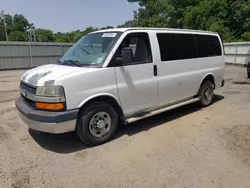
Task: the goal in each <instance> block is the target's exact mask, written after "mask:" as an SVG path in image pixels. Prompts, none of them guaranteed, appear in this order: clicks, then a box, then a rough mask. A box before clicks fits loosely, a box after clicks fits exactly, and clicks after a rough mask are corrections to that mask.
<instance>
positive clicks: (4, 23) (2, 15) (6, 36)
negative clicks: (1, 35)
mask: <svg viewBox="0 0 250 188" xmlns="http://www.w3.org/2000/svg"><path fill="white" fill-rule="evenodd" d="M0 15H1V17H2V20H3V26H4V32H5V38H6V41H8V33H7V28H6V27H7V23H6V22H5V15H4V10H2V12H1V14H0Z"/></svg>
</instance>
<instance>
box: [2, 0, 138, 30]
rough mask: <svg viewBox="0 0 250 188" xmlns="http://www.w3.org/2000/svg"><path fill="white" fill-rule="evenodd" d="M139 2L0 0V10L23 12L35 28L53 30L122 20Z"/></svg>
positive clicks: (109, 23) (111, 23) (115, 0)
mask: <svg viewBox="0 0 250 188" xmlns="http://www.w3.org/2000/svg"><path fill="white" fill-rule="evenodd" d="M138 8H139V6H138V4H135V3H133V4H131V3H129V2H128V1H127V0H0V11H1V10H4V11H5V14H11V15H14V14H23V15H24V16H25V17H26V18H27V19H28V20H29V22H31V23H33V24H34V25H35V27H36V28H43V29H50V30H52V31H53V32H68V31H73V30H77V29H80V30H84V29H85V28H86V27H88V26H93V27H105V26H109V25H110V26H114V27H116V26H117V25H120V24H123V23H124V22H125V21H127V20H131V19H132V18H133V10H137V9H138Z"/></svg>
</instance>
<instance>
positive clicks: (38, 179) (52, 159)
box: [0, 66, 250, 188]
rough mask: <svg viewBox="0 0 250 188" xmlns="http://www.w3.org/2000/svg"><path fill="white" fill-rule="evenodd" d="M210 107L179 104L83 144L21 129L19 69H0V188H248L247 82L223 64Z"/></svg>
mask: <svg viewBox="0 0 250 188" xmlns="http://www.w3.org/2000/svg"><path fill="white" fill-rule="evenodd" d="M226 69H227V70H226V76H225V77H226V85H225V87H223V88H222V89H220V90H218V91H216V94H217V95H216V98H215V102H214V104H213V105H212V106H210V107H207V108H204V109H200V108H199V105H198V104H191V105H188V106H185V107H181V108H178V109H175V110H172V111H169V112H166V113H163V114H160V115H157V116H155V117H151V118H148V119H145V120H142V121H139V122H136V123H133V124H130V125H129V126H125V127H122V128H121V129H120V131H119V133H118V136H117V137H116V138H115V139H114V140H113V141H111V142H109V143H107V144H104V145H102V146H98V147H93V148H88V147H86V146H85V145H84V144H82V143H81V141H80V140H79V139H78V138H77V136H76V135H75V134H74V133H67V134H61V135H50V134H45V133H39V132H36V131H32V130H28V128H27V127H26V126H25V125H23V123H21V121H20V120H19V118H18V116H17V111H16V109H15V107H14V99H15V98H16V97H17V96H18V87H19V78H20V75H21V74H22V73H23V71H7V72H0V187H1V188H5V187H20V188H23V187H36V188H40V187H58V188H64V187H74V188H78V187H81V188H88V187H91V188H103V187H109V188H111V187H115V188H117V187H127V188H131V187H137V188H140V187H142V188H152V187H156V188H164V187H166V188H168V187H169V188H189V187H190V188H203V187H204V188H223V187H225V188H236V187H237V188H248V187H250V178H249V177H250V115H249V114H250V95H249V94H250V80H248V79H247V78H246V70H245V68H240V67H232V66H228V67H227V68H226Z"/></svg>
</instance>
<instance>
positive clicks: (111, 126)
mask: <svg viewBox="0 0 250 188" xmlns="http://www.w3.org/2000/svg"><path fill="white" fill-rule="evenodd" d="M117 126H118V115H117V112H116V110H115V109H114V107H113V106H111V105H110V104H108V103H105V102H92V103H90V104H88V106H87V107H86V108H84V109H83V110H82V111H80V113H79V116H78V120H77V124H76V132H77V135H78V136H79V138H80V139H81V140H82V141H83V142H85V143H86V144H87V145H89V146H95V145H100V144H103V143H105V142H107V141H109V140H110V139H111V138H112V137H113V136H114V135H115V133H116V130H117Z"/></svg>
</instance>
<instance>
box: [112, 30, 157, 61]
mask: <svg viewBox="0 0 250 188" xmlns="http://www.w3.org/2000/svg"><path fill="white" fill-rule="evenodd" d="M125 47H130V48H131V49H132V51H133V62H132V64H140V63H151V62H152V53H151V47H150V40H149V36H148V34H147V33H132V34H128V35H127V36H126V37H125V38H124V40H123V41H122V43H121V44H120V46H119V48H118V49H117V51H116V54H115V56H114V58H113V60H112V61H113V63H112V64H115V62H114V61H115V58H116V57H121V51H122V49H123V48H125Z"/></svg>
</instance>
